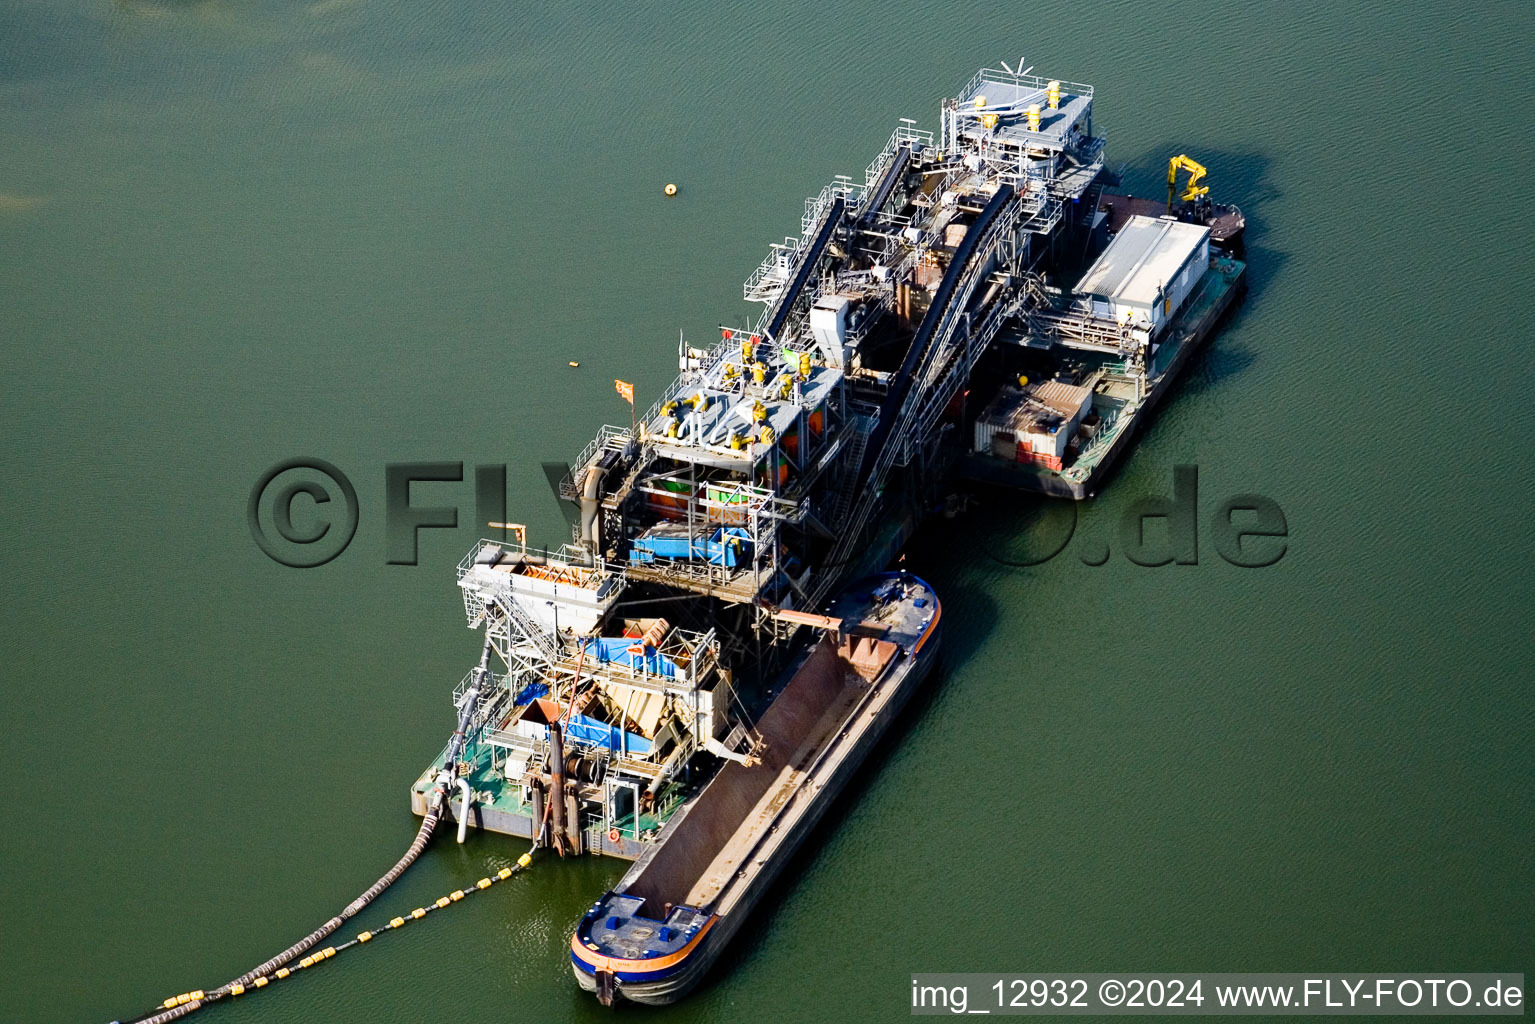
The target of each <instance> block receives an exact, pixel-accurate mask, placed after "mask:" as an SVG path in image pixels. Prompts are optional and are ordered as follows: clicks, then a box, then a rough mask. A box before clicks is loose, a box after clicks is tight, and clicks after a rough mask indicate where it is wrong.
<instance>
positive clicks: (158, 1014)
mask: <svg viewBox="0 0 1535 1024" xmlns="http://www.w3.org/2000/svg"><path fill="white" fill-rule="evenodd" d="M437 820H438V817H437V814H436V812H432V813H429V814H428V815H427V816H426V818H425V820H423V821H422V823H421V830H420V831H419V832H417V833H416V839H415V841H414V842H413V843H411V844H410V849H408V850H406V851H405V855H404V856H403V857H401V858H400V859H399V861H398V862H397V863H396V864H395V866H394V867H393V868H391V869H390V870H389V872H388V873H387V874H385V875H384V876H383V877H382V878H380V879H379V880H378V881H377V882H375V883H374V884H373V886H372V888H370V889H369V890H368V891H367V892H365V893H363V894H362V895H361V896H359V897H357V899H355V900H353V901H352V902H351V903H349V904H347V906H346V909H344V910H343V911H342V912H341V913H339V914H337V915H336V916H335V917H333V918H331V919H330V920H329V921H327V922H325V924H323V925H321V926H320V927H319V928H317V929H315V930H314V931H313V932H311V933H309V935H307V936H305V937H304V939H303V940H302V941H300V942H297V943H295V944H294V945H292V946H289V947H288V948H287V949H285V950H283V951H282V952H281V953H279V954H278V955H277V956H274V957H273V958H272V959H270V960H268V961H267V962H266V963H264V964H262V965H261V966H260V967H257V968H256V969H255V970H253V971H248V972H247V973H245V974H242V975H240V977H238V978H236V979H234V980H233V981H231V982H229V983H227V984H225V985H223V986H221V987H220V988H216V989H214V990H213V991H211V992H205V991H203V990H202V989H196V990H194V991H191V992H183V993H181V994H180V995H176V996H171V997H170V998H169V999H167V1000H165V1002H164V1003H162V1004H161V1005H160V1006H158V1007H156V1008H155V1009H153V1010H151V1011H149V1012H148V1013H146V1014H143V1015H141V1016H139V1017H135V1018H133V1019H132V1020H131V1021H129V1022H127V1024H166V1022H169V1021H173V1020H179V1019H180V1018H182V1017H185V1016H186V1015H188V1014H190V1013H193V1012H195V1011H197V1010H200V1009H202V1008H203V1007H204V1006H207V1005H208V1004H210V1003H215V1002H218V1001H219V1000H220V999H223V998H225V997H226V996H242V995H245V994H246V993H249V992H252V991H255V990H258V989H263V988H266V987H267V986H268V985H270V984H271V983H272V982H274V981H283V980H284V979H287V978H290V977H292V976H293V975H294V974H296V973H298V972H299V971H304V970H308V969H309V968H311V967H318V966H319V965H320V964H322V963H324V962H325V961H327V960H329V959H331V958H332V957H334V956H335V955H336V954H338V953H344V952H346V951H347V950H349V949H351V948H352V947H354V946H361V945H364V944H366V943H368V942H372V941H373V940H374V939H376V938H378V937H379V936H381V935H386V934H388V933H389V932H392V931H398V930H399V929H401V928H404V927H405V926H406V925H407V924H409V923H410V922H412V921H419V920H421V919H422V918H424V917H426V915H428V914H430V913H432V912H433V911H436V910H443V909H445V908H447V907H451V906H452V905H453V904H455V903H457V902H459V901H460V900H462V899H464V897H466V896H473V895H474V894H475V893H477V892H481V891H483V890H485V889H489V888H490V887H491V886H493V885H495V884H496V883H497V882H504V881H506V880H507V879H509V878H511V877H512V876H513V875H515V874H517V873H518V872H520V871H523V870H526V869H527V867H528V865H530V864H532V863H533V854H532V853H531V852H530V853H525V854H523V855H522V856H521V857H519V858H517V863H516V864H515V865H513V866H512V867H509V868H502V869H501V870H500V871H497V872H496V873H495V874H493V875H487V876H485V877H484V878H482V879H480V880H479V881H478V882H475V883H474V885H472V886H468V887H466V888H463V889H455V890H453V891H452V892H451V893H449V894H448V895H446V896H444V897H442V898H441V899H438V900H436V901H435V902H433V903H428V904H427V905H426V906H424V907H417V908H416V909H415V910H412V911H411V912H410V913H409V914H408V915H405V916H401V917H396V918H393V919H392V920H390V922H389V923H388V924H386V925H384V926H383V927H382V928H376V929H374V930H372V931H363V932H358V933H357V935H356V937H355V938H353V939H351V940H350V941H348V942H343V943H341V944H339V945H335V946H325V947H323V948H321V949H316V950H315V951H314V952H313V953H308V951H309V950H311V949H314V948H315V947H316V946H318V945H319V944H320V943H321V942H322V941H324V940H325V939H326V938H328V937H329V936H330V935H331V934H332V933H334V932H335V931H336V929H338V928H340V927H341V925H342V924H344V923H345V922H346V920H347V919H348V918H350V917H352V916H354V915H356V914H357V913H358V912H359V911H361V910H362V909H363V908H364V907H366V906H367V905H368V904H369V903H370V902H371V901H372V900H373V898H374V897H376V896H377V895H378V894H379V893H381V892H383V891H384V890H385V889H387V888H389V886H390V885H392V884H393V883H394V881H395V880H396V879H397V878H399V877H400V875H401V874H403V873H404V871H405V869H406V868H408V867H410V865H411V863H412V862H413V861H415V859H416V858H417V857H418V856H420V854H421V851H422V850H423V849H425V847H426V843H427V840H428V839H430V838H431V835H432V830H433V829H434V828H435V827H436V825H437ZM305 953H308V955H306V956H303V958H302V959H300V960H299V961H298V962H297V964H296V965H293V966H289V965H290V964H292V963H293V960H294V958H295V957H298V956H299V955H300V954H305ZM112 1024H122V1022H120V1021H113V1022H112Z"/></svg>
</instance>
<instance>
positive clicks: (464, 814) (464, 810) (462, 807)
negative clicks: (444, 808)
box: [457, 779, 474, 843]
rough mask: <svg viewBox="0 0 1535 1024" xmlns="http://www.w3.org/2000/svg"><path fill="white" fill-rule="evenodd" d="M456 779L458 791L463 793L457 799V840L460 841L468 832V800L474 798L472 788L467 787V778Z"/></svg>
mask: <svg viewBox="0 0 1535 1024" xmlns="http://www.w3.org/2000/svg"><path fill="white" fill-rule="evenodd" d="M457 781H458V791H459V792H460V793H461V794H463V795H462V797H461V798H460V799H459V801H458V841H459V842H460V843H462V842H463V841H464V836H465V835H466V834H468V832H469V802H470V801H471V800H473V799H474V790H472V789H470V788H469V780H468V779H458V780H457Z"/></svg>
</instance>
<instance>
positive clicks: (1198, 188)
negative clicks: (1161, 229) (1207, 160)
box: [1167, 153, 1210, 213]
mask: <svg viewBox="0 0 1535 1024" xmlns="http://www.w3.org/2000/svg"><path fill="white" fill-rule="evenodd" d="M1180 170H1184V171H1188V172H1189V180H1188V184H1187V185H1185V186H1184V188H1183V195H1181V196H1178V198H1180V199H1182V200H1183V201H1184V202H1192V201H1194V200H1195V199H1198V198H1200V197H1201V196H1204V195H1208V194H1209V192H1210V186H1208V185H1201V184H1200V181H1202V180H1203V179H1204V176H1205V165H1204V164H1202V163H1200V162H1199V161H1198V160H1195V159H1194V158H1193V157H1191V156H1188V155H1187V154H1184V153H1179V154H1178V155H1177V156H1175V157H1173V158H1172V159H1171V160H1169V161H1167V212H1168V213H1172V212H1173V198H1174V196H1177V192H1178V172H1179V171H1180Z"/></svg>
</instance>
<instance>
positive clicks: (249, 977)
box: [129, 807, 440, 1024]
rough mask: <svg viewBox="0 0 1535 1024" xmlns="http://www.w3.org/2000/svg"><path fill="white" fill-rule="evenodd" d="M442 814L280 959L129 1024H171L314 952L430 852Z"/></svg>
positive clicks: (432, 815) (430, 816)
mask: <svg viewBox="0 0 1535 1024" xmlns="http://www.w3.org/2000/svg"><path fill="white" fill-rule="evenodd" d="M439 813H440V811H439V809H438V808H436V807H433V808H431V809H429V810H428V811H427V812H426V817H425V818H423V819H422V821H421V830H420V831H419V832H417V833H416V839H415V842H413V843H411V844H410V849H408V850H406V851H405V855H404V856H403V857H401V858H400V859H399V860H398V861H396V862H395V865H394V867H392V868H390V869H389V871H388V872H386V873H385V875H384V877H382V878H380V879H379V880H378V881H376V882H374V883H373V885H372V887H370V888H369V889H368V891H367V892H365V893H363V894H362V895H361V896H359V897H357V898H356V899H355V900H353V901H352V902H350V903H348V904H347V905H346V908H345V909H344V910H342V911H341V913H339V914H337V915H336V916H335V917H333V918H331V919H330V920H329V921H326V922H325V923H324V924H323V925H321V926H320V927H319V928H316V929H315V930H314V931H312V932H310V933H309V934H308V935H306V936H304V938H303V939H301V940H300V941H298V942H295V943H294V944H293V945H291V946H289V947H288V948H287V949H285V950H283V951H282V952H281V953H278V954H277V955H276V956H274V957H272V959H270V960H268V961H267V962H266V963H264V964H262V965H261V966H260V967H257V968H256V969H255V970H252V971H247V972H246V973H244V974H242V975H240V976H239V977H238V978H235V979H234V980H233V981H230V982H227V983H226V984H224V985H222V986H220V987H219V988H216V989H214V990H213V991H212V992H209V993H208V994H207V995H206V996H204V997H203V998H201V999H194V1000H192V1001H191V1002H188V1003H183V1004H182V1005H180V1006H177V1007H175V1008H174V1009H169V1010H163V1009H162V1010H156V1011H154V1012H151V1013H148V1014H145V1015H144V1016H142V1017H138V1018H135V1019H134V1020H133V1021H130V1022H129V1024H168V1022H170V1021H173V1020H179V1019H181V1018H182V1017H185V1016H186V1015H187V1014H189V1013H191V1012H193V1011H194V1010H200V1009H202V1008H203V1007H204V1006H207V1005H208V1004H209V1003H212V1002H216V1001H218V1000H220V999H223V998H224V997H225V996H227V995H229V994H230V991H231V990H232V989H233V988H234V987H235V986H236V985H242V986H244V985H249V984H250V983H251V982H253V981H255V980H256V979H257V978H261V977H265V976H266V975H268V974H271V973H272V972H273V971H275V970H277V969H279V968H281V967H282V966H284V965H285V964H288V963H291V962H292V961H293V960H294V958H296V957H299V956H302V955H303V954H304V953H306V952H308V951H309V950H310V949H313V948H314V947H315V946H317V945H319V944H320V943H321V942H323V941H324V940H325V939H326V938H327V937H328V936H329V935H330V934H331V933H332V932H334V931H335V930H336V929H337V928H340V927H341V926H342V925H343V924H345V923H346V921H347V919H348V918H350V917H354V916H355V915H357V914H358V913H359V912H361V910H362V909H363V908H364V907H366V906H367V905H368V904H369V903H372V902H373V900H374V899H375V898H376V897H377V896H378V895H379V893H381V892H383V891H384V890H385V889H387V888H389V887H390V886H391V885H393V884H394V882H395V880H396V879H397V878H399V877H400V876H401V875H402V874H404V873H405V869H406V868H408V867H410V866H411V864H412V863H413V862H414V861H415V859H416V858H417V857H419V856H421V851H422V850H424V849H426V844H427V840H429V839H431V838H432V830H433V829H435V828H436V827H437V820H438V814H439Z"/></svg>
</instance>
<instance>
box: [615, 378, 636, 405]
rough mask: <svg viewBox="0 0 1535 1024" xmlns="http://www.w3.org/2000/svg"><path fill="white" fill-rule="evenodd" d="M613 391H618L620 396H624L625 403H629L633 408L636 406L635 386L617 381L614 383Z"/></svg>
mask: <svg viewBox="0 0 1535 1024" xmlns="http://www.w3.org/2000/svg"><path fill="white" fill-rule="evenodd" d="M613 390H615V391H617V392H618V393H619V394H620V395H623V396H624V401H626V402H628V403H629V404H630V405H631V406H632V405H634V385H633V384H630V383H629V382H628V381H622V380H615V381H614V382H613Z"/></svg>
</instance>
